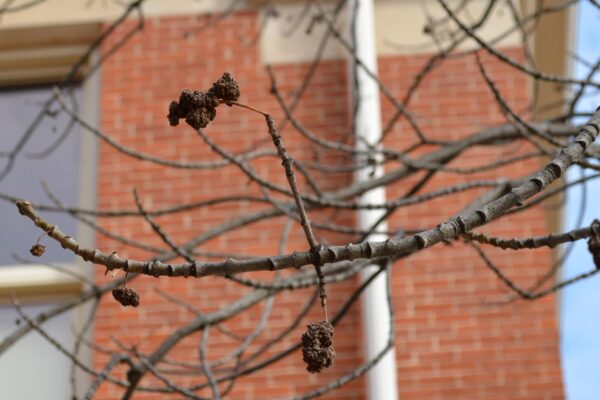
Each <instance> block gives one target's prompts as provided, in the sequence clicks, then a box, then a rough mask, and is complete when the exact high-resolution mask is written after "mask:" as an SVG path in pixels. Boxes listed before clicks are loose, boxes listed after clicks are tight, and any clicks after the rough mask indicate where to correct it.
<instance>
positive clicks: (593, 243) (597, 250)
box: [588, 220, 600, 269]
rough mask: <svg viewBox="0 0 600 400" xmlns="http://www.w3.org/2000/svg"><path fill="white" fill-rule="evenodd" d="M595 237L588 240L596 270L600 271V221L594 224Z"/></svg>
mask: <svg viewBox="0 0 600 400" xmlns="http://www.w3.org/2000/svg"><path fill="white" fill-rule="evenodd" d="M592 232H593V235H592V237H591V238H589V240H588V250H589V252H590V254H591V255H592V258H593V259H594V264H596V269H600V221H598V220H595V221H594V222H593V223H592Z"/></svg>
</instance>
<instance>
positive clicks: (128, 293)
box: [112, 287, 140, 307]
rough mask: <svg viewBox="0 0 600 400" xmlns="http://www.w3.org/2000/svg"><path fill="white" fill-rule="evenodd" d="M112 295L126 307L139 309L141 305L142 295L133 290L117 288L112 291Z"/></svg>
mask: <svg viewBox="0 0 600 400" xmlns="http://www.w3.org/2000/svg"><path fill="white" fill-rule="evenodd" d="M112 295H113V297H114V298H115V300H117V301H118V302H119V303H121V305H122V306H124V307H127V306H132V307H137V306H139V305H140V295H139V294H138V293H137V292H136V291H135V290H133V289H129V288H125V287H121V288H116V289H113V290H112Z"/></svg>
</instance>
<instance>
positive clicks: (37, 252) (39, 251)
mask: <svg viewBox="0 0 600 400" xmlns="http://www.w3.org/2000/svg"><path fill="white" fill-rule="evenodd" d="M29 252H30V253H31V255H32V256H34V257H41V256H43V255H44V253H45V252H46V246H44V245H43V244H39V243H36V244H34V245H33V246H31V249H29Z"/></svg>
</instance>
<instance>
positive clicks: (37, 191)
mask: <svg viewBox="0 0 600 400" xmlns="http://www.w3.org/2000/svg"><path fill="white" fill-rule="evenodd" d="M51 94H52V88H51V87H43V88H32V89H18V90H2V91H0V121H2V124H1V125H0V153H6V152H10V151H11V150H12V149H13V148H14V146H15V145H16V144H17V143H18V141H19V140H20V139H21V137H22V136H23V134H24V132H25V131H26V129H27V127H28V125H29V124H30V123H31V121H32V120H33V119H34V118H35V116H36V115H37V114H38V112H39V111H40V109H42V107H43V104H44V102H45V101H46V100H47V99H48V98H49V96H50V95H51ZM76 97H79V91H77V93H76ZM50 111H51V112H50V113H47V114H46V115H45V116H44V117H43V120H42V122H41V123H40V124H39V126H38V127H37V129H36V130H35V131H34V133H33V135H32V136H31V138H30V140H29V141H28V142H27V144H26V145H25V146H24V148H23V149H22V151H21V152H20V154H19V155H18V157H17V158H16V160H15V163H14V165H13V168H12V170H11V172H10V174H9V175H8V176H6V177H5V178H4V179H3V180H2V181H0V193H3V194H8V195H12V196H18V197H20V198H23V199H27V200H30V201H34V202H43V203H47V204H48V203H51V202H50V200H49V199H48V197H47V196H46V194H45V193H44V190H43V189H42V185H41V183H42V182H46V183H47V184H48V186H49V188H50V189H51V190H52V192H53V193H55V194H56V195H57V196H58V197H59V198H60V200H61V201H62V202H63V203H64V204H66V205H71V206H73V205H78V197H79V162H80V160H79V157H80V137H79V134H78V132H77V127H76V126H75V127H73V128H72V129H71V132H70V133H69V135H68V136H67V137H66V139H65V140H64V141H63V142H62V143H61V145H60V146H59V147H57V148H56V150H54V151H53V152H52V153H51V154H49V155H47V156H45V157H43V158H35V157H32V155H35V154H36V153H40V152H42V151H43V150H45V149H47V148H48V147H49V146H51V145H52V144H53V143H55V142H56V140H57V139H59V138H60V137H61V135H63V133H64V132H65V129H66V127H67V126H68V123H69V120H68V118H67V116H66V115H64V114H63V113H58V114H56V113H55V112H57V111H58V106H53V108H52V109H51V110H50ZM7 161H8V160H7V158H6V157H1V156H0V171H1V170H2V169H4V167H5V165H6V164H7ZM46 215H47V216H49V218H50V219H51V220H52V221H53V222H54V223H56V224H57V225H58V226H59V227H60V229H61V230H63V231H64V232H66V233H67V234H70V235H73V236H74V235H75V234H76V232H75V230H76V221H75V220H74V219H73V218H71V217H69V216H67V215H64V214H62V213H51V214H46ZM0 225H1V226H2V229H0V265H8V264H16V261H15V260H14V258H13V257H12V256H11V254H13V253H16V254H18V255H20V256H22V257H23V256H27V257H28V258H31V256H30V255H29V248H30V247H31V245H33V244H34V243H35V241H36V239H37V238H38V237H39V236H40V233H41V231H40V230H39V229H38V228H35V227H34V226H33V224H32V222H31V221H29V220H27V219H26V218H24V217H22V216H20V215H19V213H18V212H17V209H16V207H15V205H14V204H12V203H9V202H7V201H4V200H2V201H0ZM42 244H47V245H48V246H47V247H46V254H45V255H44V257H43V261H46V262H69V261H72V260H73V259H74V257H73V255H72V253H69V252H67V251H65V250H63V249H62V248H60V246H59V245H57V244H56V243H50V240H49V239H48V238H45V239H42Z"/></svg>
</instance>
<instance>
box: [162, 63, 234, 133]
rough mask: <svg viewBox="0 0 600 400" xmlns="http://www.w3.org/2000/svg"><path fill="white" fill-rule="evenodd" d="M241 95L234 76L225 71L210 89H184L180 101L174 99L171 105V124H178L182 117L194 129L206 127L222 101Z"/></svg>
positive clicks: (169, 117)
mask: <svg viewBox="0 0 600 400" xmlns="http://www.w3.org/2000/svg"><path fill="white" fill-rule="evenodd" d="M239 97H240V87H239V86H238V84H237V82H236V81H235V79H233V77H232V76H231V75H230V74H229V73H228V72H225V73H224V74H223V76H222V77H221V78H220V79H219V80H218V81H216V82H215V83H213V85H212V87H211V88H210V89H208V91H207V92H206V93H205V92H201V91H199V90H194V91H191V90H189V89H184V90H183V91H182V92H181V95H180V96H179V101H178V102H177V101H172V102H171V104H170V105H169V114H168V115H167V118H168V119H169V124H171V126H177V125H178V124H179V120H180V119H185V122H187V124H188V125H189V126H191V127H192V128H194V129H200V128H205V127H206V126H207V125H208V124H209V123H210V121H212V120H213V119H215V117H216V115H217V107H218V106H219V104H220V101H224V102H225V103H227V102H232V101H236V100H237V99H238V98H239Z"/></svg>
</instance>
